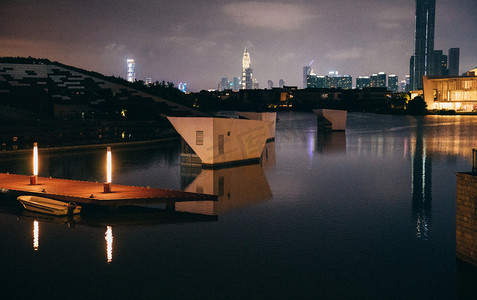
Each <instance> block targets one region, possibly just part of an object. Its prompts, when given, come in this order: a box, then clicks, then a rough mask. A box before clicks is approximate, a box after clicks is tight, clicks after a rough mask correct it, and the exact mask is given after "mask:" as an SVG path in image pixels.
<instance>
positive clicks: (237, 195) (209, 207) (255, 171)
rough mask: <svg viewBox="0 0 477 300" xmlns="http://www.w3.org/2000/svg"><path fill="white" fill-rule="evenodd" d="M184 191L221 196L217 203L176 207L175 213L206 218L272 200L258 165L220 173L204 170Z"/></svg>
mask: <svg viewBox="0 0 477 300" xmlns="http://www.w3.org/2000/svg"><path fill="white" fill-rule="evenodd" d="M184 190H185V191H186V192H194V193H204V194H210V195H217V196H218V201H194V202H178V203H176V205H175V209H176V211H180V212H193V213H201V214H206V215H221V214H223V213H226V212H229V211H232V210H235V209H239V208H241V207H245V206H248V205H252V204H256V203H259V202H262V201H265V200H267V199H270V198H271V197H272V192H271V191H270V187H269V185H268V181H267V178H266V177H265V174H264V172H263V169H262V167H261V166H260V165H259V164H255V165H245V166H237V167H233V168H226V169H217V170H214V169H203V170H202V171H201V173H200V174H199V175H198V176H197V178H195V179H194V181H192V182H191V183H190V184H189V185H188V186H187V187H186V188H185V189H184Z"/></svg>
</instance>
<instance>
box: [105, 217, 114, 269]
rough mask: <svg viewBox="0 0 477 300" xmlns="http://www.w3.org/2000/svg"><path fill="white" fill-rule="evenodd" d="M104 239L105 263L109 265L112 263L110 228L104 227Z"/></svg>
mask: <svg viewBox="0 0 477 300" xmlns="http://www.w3.org/2000/svg"><path fill="white" fill-rule="evenodd" d="M104 239H105V240H106V257H107V262H108V263H110V262H112V261H113V228H112V227H111V226H107V227H106V233H105V236H104Z"/></svg>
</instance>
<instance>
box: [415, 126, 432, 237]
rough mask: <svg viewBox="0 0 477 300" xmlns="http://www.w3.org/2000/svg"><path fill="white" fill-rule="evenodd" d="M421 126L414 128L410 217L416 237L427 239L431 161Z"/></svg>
mask: <svg viewBox="0 0 477 300" xmlns="http://www.w3.org/2000/svg"><path fill="white" fill-rule="evenodd" d="M426 151H427V149H426V139H425V138H424V136H423V128H422V124H421V123H420V122H419V123H418V125H417V127H416V136H415V144H414V151H413V152H412V153H411V156H412V172H411V182H412V185H411V186H412V216H413V218H414V220H415V222H416V237H417V238H422V239H424V240H427V239H428V235H429V226H430V222H431V217H432V184H431V183H432V161H431V159H430V157H429V156H428V155H427V153H426Z"/></svg>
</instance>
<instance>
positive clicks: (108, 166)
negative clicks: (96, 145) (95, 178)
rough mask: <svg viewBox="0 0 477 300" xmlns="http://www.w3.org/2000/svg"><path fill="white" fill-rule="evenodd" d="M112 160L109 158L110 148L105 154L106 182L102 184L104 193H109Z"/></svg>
mask: <svg viewBox="0 0 477 300" xmlns="http://www.w3.org/2000/svg"><path fill="white" fill-rule="evenodd" d="M112 164H113V163H112V158H111V147H108V148H107V152H106V182H105V183H104V192H105V193H110V192H111V181H112V174H111V173H112V169H113V166H112Z"/></svg>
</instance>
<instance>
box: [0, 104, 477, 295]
mask: <svg viewBox="0 0 477 300" xmlns="http://www.w3.org/2000/svg"><path fill="white" fill-rule="evenodd" d="M279 119H280V120H279V121H278V123H277V136H276V141H275V144H274V145H273V146H271V147H270V148H268V149H267V156H269V157H271V158H272V159H271V160H269V161H265V162H264V164H263V165H262V166H260V165H251V166H240V167H236V168H229V169H219V170H201V169H199V170H194V169H190V168H184V167H181V166H180V156H179V149H180V145H179V143H178V142H177V143H171V144H167V145H164V146H163V147H158V148H152V149H141V150H137V151H136V150H119V151H115V150H114V147H113V155H114V157H115V160H114V161H115V164H117V165H116V166H115V170H117V171H115V172H117V174H114V180H115V181H117V183H119V184H131V185H139V186H151V187H158V188H170V189H184V190H188V191H192V192H194V191H202V192H204V193H213V194H216V195H218V196H219V201H218V202H216V203H213V202H208V203H180V204H176V205H175V207H173V209H172V208H171V207H169V208H167V209H165V211H163V212H159V213H158V212H155V211H151V210H141V211H137V212H128V213H122V212H105V213H98V214H90V215H88V214H87V213H86V212H87V211H85V213H84V214H83V212H82V215H81V219H78V220H76V221H74V222H72V221H71V220H65V221H64V222H70V223H72V224H75V226H74V227H73V226H69V227H68V226H61V223H53V222H52V221H51V220H50V221H48V220H46V219H45V220H44V221H42V222H41V227H42V232H43V233H44V234H42V249H41V251H39V252H38V253H37V254H41V255H42V256H39V255H37V256H36V257H32V256H29V254H28V253H27V252H26V251H25V249H28V250H30V252H31V220H29V221H28V225H27V226H26V225H25V224H26V223H25V222H23V219H22V218H19V219H17V216H19V215H20V216H21V215H22V210H21V209H19V208H17V207H16V206H14V205H13V204H12V205H10V206H0V222H1V223H2V224H5V226H2V228H11V230H6V229H3V230H2V229H0V238H2V240H3V241H5V245H6V246H5V247H6V254H5V256H3V259H2V265H6V267H5V268H4V270H2V272H6V273H9V274H14V275H16V276H13V279H12V285H11V289H12V291H14V292H16V293H17V294H18V295H20V296H22V295H23V296H28V295H30V294H29V293H28V289H26V290H25V289H24V287H23V285H22V282H21V281H20V280H19V279H18V280H17V279H15V278H24V277H25V276H26V274H29V272H30V270H31V266H35V267H37V268H36V269H37V270H42V271H38V272H39V273H38V274H35V275H37V276H36V278H38V280H37V281H36V282H33V283H32V287H34V288H36V290H37V291H38V292H39V293H40V294H41V293H43V295H48V291H47V290H46V288H45V287H46V286H48V285H51V282H52V281H53V282H56V283H58V286H57V287H58V288H60V289H61V285H62V284H65V286H66V285H67V284H66V283H68V282H70V280H74V281H75V282H77V283H78V285H80V286H88V287H89V289H88V290H80V291H79V292H78V293H79V294H81V293H82V294H83V296H84V297H85V298H92V297H94V298H98V297H101V296H105V297H113V296H120V297H128V296H131V297H133V296H136V297H138V296H142V297H144V298H147V297H150V298H151V297H152V298H154V297H158V296H161V297H165V298H206V297H208V298H214V297H215V298H217V297H219V298H225V297H229V296H230V297H232V298H235V297H236V298H250V297H259V298H270V297H281V298H299V297H304V298H367V299H375V298H381V299H382V298H386V297H389V295H399V296H397V297H398V298H419V297H420V298H427V299H430V298H452V297H453V296H455V294H456V289H457V286H458V285H459V282H456V274H457V278H459V280H461V284H460V285H461V286H466V288H468V285H467V284H465V279H462V277H463V276H460V274H461V273H462V271H461V269H462V268H460V267H459V265H458V264H457V265H456V262H455V172H458V171H468V170H470V168H471V165H470V162H471V155H472V152H471V149H472V147H475V146H477V137H475V136H474V135H473V132H474V131H475V126H476V125H477V118H475V117H441V116H429V117H417V118H416V117H408V116H387V115H372V114H358V113H350V114H348V129H347V130H346V132H334V133H320V132H317V131H316V127H315V126H316V122H315V117H314V115H313V114H305V113H293V112H290V113H280V114H279ZM269 146H270V145H269ZM40 156H41V150H40ZM40 159H41V160H42V161H41V166H42V167H41V170H40V176H53V177H61V178H71V179H79V180H92V181H95V180H102V178H103V173H104V163H103V162H102V160H103V159H104V151H100V152H94V151H93V152H91V153H81V154H74V155H67V154H59V155H50V156H46V157H45V156H41V157H40ZM30 162H31V160H28V159H25V158H18V159H9V160H0V170H1V171H2V172H3V171H9V172H11V173H20V174H29V173H30V172H29V169H28V168H30V167H31V166H30V165H31V164H30ZM42 172H43V174H42ZM171 210H172V211H171ZM191 212H194V213H197V212H202V213H204V212H206V213H207V214H210V215H212V216H207V217H201V216H199V215H195V214H191ZM214 216H215V217H214ZM70 223H68V224H70ZM113 226H114V235H115V239H114V249H115V253H114V263H111V262H112V260H113V234H112V227H113ZM105 228H106V232H105V231H104V229H105ZM45 233H47V234H45ZM23 237H28V243H25V242H24V241H23ZM105 251H106V260H105V259H104V258H105V256H104V255H105V254H104V252H105ZM59 258H60V259H61V261H62V264H61V268H59V267H55V266H52V264H53V262H54V261H55V259H59ZM7 262H14V263H13V264H12V263H7ZM108 263H109V264H108ZM46 266H48V268H47V267H46ZM105 266H108V267H105ZM64 269H68V273H67V274H68V276H65V271H64ZM90 270H95V272H94V274H92V272H91V271H90ZM436 270H438V271H436ZM466 272H467V271H466ZM466 274H467V273H466ZM43 278H45V279H43ZM46 278H48V279H46ZM99 278H101V280H98V281H99V282H101V284H99V283H98V284H96V283H95V279H99ZM472 278H474V277H472ZM462 281H463V282H464V284H462ZM128 282H134V283H135V284H134V286H131V285H129V284H127V283H128ZM105 283H106V284H110V285H114V286H116V287H117V288H116V289H115V290H114V291H108V293H109V294H106V292H104V294H102V292H101V286H103V285H104V284H105ZM20 287H22V288H23V290H22V289H21V288H20ZM457 292H459V291H458V290H457Z"/></svg>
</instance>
